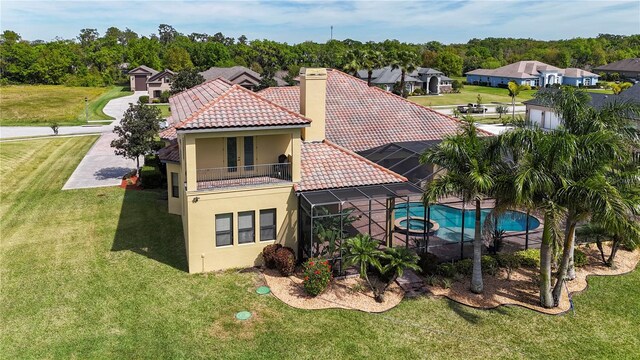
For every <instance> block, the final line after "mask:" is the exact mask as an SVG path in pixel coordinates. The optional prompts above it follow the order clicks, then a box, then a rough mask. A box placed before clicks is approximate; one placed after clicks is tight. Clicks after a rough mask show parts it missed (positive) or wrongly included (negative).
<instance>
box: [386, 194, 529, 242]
mask: <svg viewBox="0 0 640 360" xmlns="http://www.w3.org/2000/svg"><path fill="white" fill-rule="evenodd" d="M408 205H409V216H411V217H420V218H424V211H425V208H424V206H423V205H422V203H419V202H413V203H409V204H408ZM429 209H430V219H431V221H434V222H436V223H438V224H439V225H440V228H439V229H438V230H437V231H436V232H435V233H434V235H436V236H438V237H439V238H442V239H444V240H449V241H455V242H459V241H460V232H461V231H462V210H461V209H456V208H453V207H451V206H446V205H439V204H438V205H431V206H429ZM490 211H491V209H481V210H480V221H481V223H483V222H484V220H485V218H486V217H487V215H488V214H489V212H490ZM406 217H407V204H398V205H396V207H395V218H396V219H400V218H406ZM475 217H476V211H475V209H473V210H465V211H464V237H465V240H472V239H473V236H474V227H475ZM412 225H413V222H410V223H409V226H410V228H412ZM421 226H422V228H424V225H421ZM538 226H540V221H539V220H538V219H536V218H535V217H533V216H529V230H533V229H536V228H537V227H538ZM526 228H527V214H525V213H523V212H520V211H513V210H508V211H506V212H505V213H503V214H502V215H500V217H499V218H498V229H499V230H504V231H526ZM416 230H417V229H416Z"/></svg>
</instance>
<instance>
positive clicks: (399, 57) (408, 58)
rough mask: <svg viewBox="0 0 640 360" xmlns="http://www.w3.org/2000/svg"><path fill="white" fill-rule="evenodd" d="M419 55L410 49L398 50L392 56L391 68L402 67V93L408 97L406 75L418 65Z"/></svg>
mask: <svg viewBox="0 0 640 360" xmlns="http://www.w3.org/2000/svg"><path fill="white" fill-rule="evenodd" d="M417 63H418V56H417V55H416V53H414V52H412V51H408V50H404V51H400V52H397V53H395V54H394V55H393V57H392V58H391V68H392V69H400V91H401V92H400V95H401V96H402V97H407V90H406V88H405V85H404V84H405V80H404V79H405V77H406V75H407V73H411V72H413V71H415V70H416V68H417V67H418V65H417Z"/></svg>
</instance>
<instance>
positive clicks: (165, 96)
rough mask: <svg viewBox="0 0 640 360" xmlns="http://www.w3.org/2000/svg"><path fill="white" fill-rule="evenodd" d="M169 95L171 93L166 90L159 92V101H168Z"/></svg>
mask: <svg viewBox="0 0 640 360" xmlns="http://www.w3.org/2000/svg"><path fill="white" fill-rule="evenodd" d="M170 96H171V93H170V92H169V91H167V90H165V91H163V92H162V93H161V94H160V102H161V103H168V102H169V97H170Z"/></svg>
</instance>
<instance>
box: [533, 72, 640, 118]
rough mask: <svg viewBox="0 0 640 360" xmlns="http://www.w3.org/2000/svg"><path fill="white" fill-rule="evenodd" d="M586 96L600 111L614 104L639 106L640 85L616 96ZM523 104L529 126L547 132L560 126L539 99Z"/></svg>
mask: <svg viewBox="0 0 640 360" xmlns="http://www.w3.org/2000/svg"><path fill="white" fill-rule="evenodd" d="M541 91H543V90H541ZM546 91H551V90H546ZM588 94H589V96H591V101H590V103H589V104H590V105H591V106H592V107H594V108H596V109H600V108H602V107H604V106H605V105H607V104H611V103H614V102H635V103H638V104H640V83H638V84H636V85H634V86H632V87H630V88H628V89H627V90H625V91H623V92H621V93H620V94H618V95H611V94H599V93H591V92H590V93H588ZM523 103H524V104H525V106H526V119H527V120H528V122H529V124H531V125H533V126H538V127H540V128H542V129H547V130H552V129H555V128H557V127H558V126H560V125H561V124H562V118H560V117H559V116H558V115H557V114H556V113H555V111H554V110H553V109H552V108H551V107H549V106H548V105H546V104H544V103H542V101H540V99H538V98H533V99H531V100H527V101H523ZM634 118H635V117H634ZM636 120H637V119H636Z"/></svg>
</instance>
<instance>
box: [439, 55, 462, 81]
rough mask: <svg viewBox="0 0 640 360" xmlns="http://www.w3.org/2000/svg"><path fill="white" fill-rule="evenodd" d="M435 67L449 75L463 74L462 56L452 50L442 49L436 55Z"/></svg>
mask: <svg viewBox="0 0 640 360" xmlns="http://www.w3.org/2000/svg"><path fill="white" fill-rule="evenodd" d="M435 68H436V69H438V70H440V71H442V72H443V73H445V74H446V75H447V76H461V75H462V58H461V57H460V56H458V55H456V54H454V53H453V52H451V51H442V52H440V53H438V55H437V56H436V59H435Z"/></svg>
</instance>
